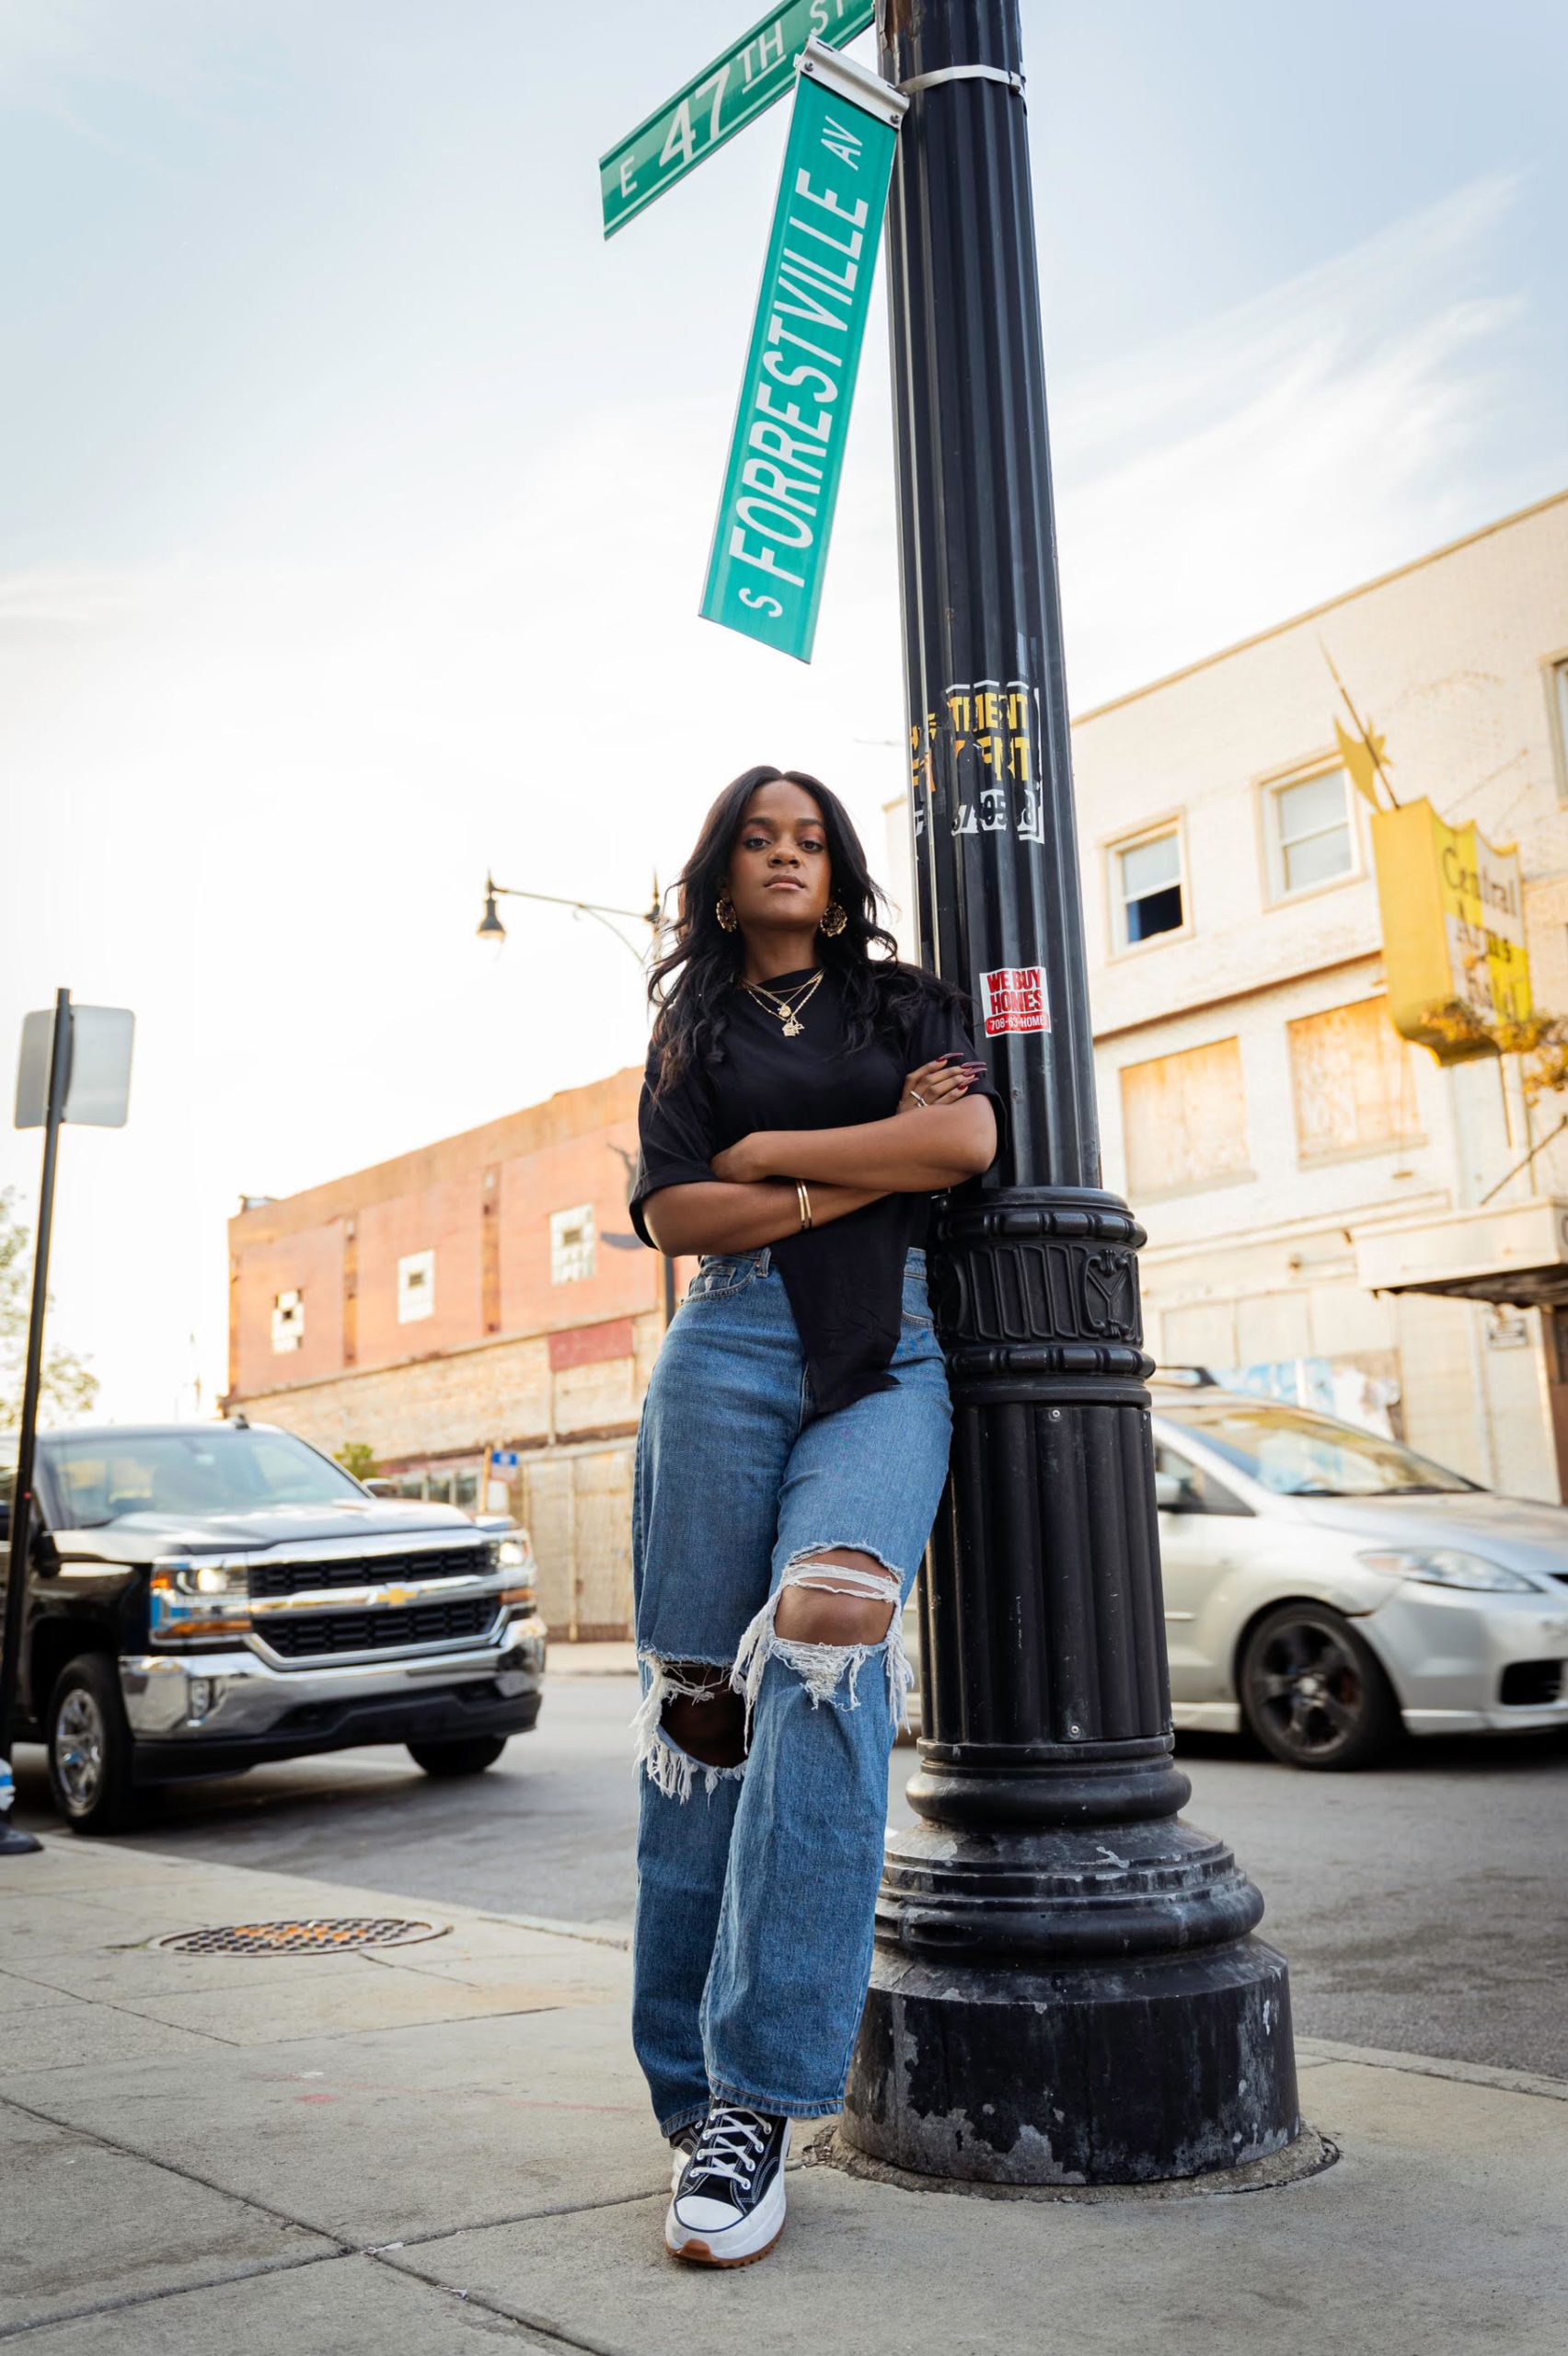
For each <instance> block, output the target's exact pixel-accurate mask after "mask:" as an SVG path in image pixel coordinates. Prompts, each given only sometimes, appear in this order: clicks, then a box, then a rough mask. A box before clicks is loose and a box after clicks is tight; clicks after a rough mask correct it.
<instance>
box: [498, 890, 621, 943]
mask: <svg viewBox="0 0 1568 2356" xmlns="http://www.w3.org/2000/svg"><path fill="white" fill-rule="evenodd" d="M485 888H486V891H487V892H493V893H494V894H495V895H496V896H497V898H499V899H502V900H544V901H546V902H548V905H549V906H550V907H552V908H578V909H581V911H582V914H583V915H584V916H589V917H629V918H631V919H632V921H633V922H634V923H636V924H645V925H647V926H648V928H649V930H653V928H654V927H655V925H656V924H657V923H658V919H659V911H658V908H657V906H655V907H651V908H612V907H609V906H607V905H606V903H605V902H604V901H603V900H566V899H563V898H562V897H561V895H560V894H559V892H524V891H521V890H519V888H518V886H517V885H516V884H515V883H495V882H494V881H493V879H487V881H486V885H485ZM618 938H619V936H618V935H617V939H618Z"/></svg>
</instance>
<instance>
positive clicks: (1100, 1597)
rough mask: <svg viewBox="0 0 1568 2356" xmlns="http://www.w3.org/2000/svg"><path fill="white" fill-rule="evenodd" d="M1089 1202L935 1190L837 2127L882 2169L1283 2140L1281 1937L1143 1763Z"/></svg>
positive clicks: (1125, 1389) (1140, 1458) (1129, 2164)
mask: <svg viewBox="0 0 1568 2356" xmlns="http://www.w3.org/2000/svg"><path fill="white" fill-rule="evenodd" d="M1141 1242H1143V1235H1142V1231H1141V1230H1140V1229H1139V1228H1138V1226H1137V1224H1136V1221H1135V1220H1134V1218H1133V1217H1132V1214H1131V1212H1130V1211H1129V1210H1128V1209H1127V1207H1126V1206H1125V1204H1124V1203H1122V1202H1119V1201H1118V1200H1117V1199H1116V1197H1115V1196H1114V1195H1107V1194H1104V1193H1101V1192H1098V1191H1091V1190H1089V1189H1084V1188H1066V1187H1028V1188H1025V1187H1015V1188H1007V1189H998V1190H997V1192H995V1193H992V1194H989V1195H979V1196H976V1197H972V1198H970V1199H968V1200H961V1201H959V1202H957V1203H955V1204H954V1205H953V1206H952V1207H951V1208H950V1210H949V1212H948V1214H947V1216H946V1218H945V1220H944V1223H943V1230H942V1234H941V1237H940V1251H939V1253H938V1254H937V1256H936V1259H935V1265H934V1270H933V1276H934V1283H933V1297H934V1299H935V1301H936V1305H937V1313H938V1322H939V1324H940V1327H941V1330H942V1338H943V1342H944V1344H945V1345H946V1347H947V1352H948V1362H949V1369H950V1374H951V1384H952V1394H953V1409H954V1428H953V1454H952V1480H951V1484H950V1490H949V1496H948V1498H947V1500H946V1502H945V1506H944V1510H943V1513H942V1515H941V1517H940V1519H939V1521H938V1525H937V1528H936V1530H935V1531H934V1532H933V1536H932V1545H931V1556H930V1560H929V1563H928V1579H927V1586H926V1591H925V1598H924V1611H925V1625H924V1639H925V1641H924V1646H923V1652H924V1659H925V1668H926V1676H925V1694H924V1700H925V1713H926V1736H925V1738H924V1739H923V1740H922V1742H921V1744H920V1755H921V1761H922V1765H921V1771H920V1773H918V1774H917V1775H916V1777H915V1778H914V1780H913V1781H912V1782H911V1784H910V1785H909V1796H910V1799H911V1800H912V1802H913V1803H914V1806H915V1807H916V1808H917V1811H918V1813H919V1815H920V1817H921V1818H922V1819H924V1820H923V1821H922V1822H921V1823H920V1824H918V1825H917V1826H916V1827H914V1828H913V1829H912V1830H911V1831H906V1832H901V1833H900V1834H898V1835H897V1836H896V1837H895V1838H894V1840H893V1841H892V1842H890V1844H889V1848H888V1855H887V1863H886V1866H885V1869H884V1872H883V1877H882V1895H881V1898H880V1900H879V1904H878V1915H877V1953H876V1959H875V1964H874V1968H873V1971H872V1976H871V1988H870V1998H869V2000H868V2004H867V2009H866V2015H865V2019H864V2024H863V2026H862V2028H861V2033H860V2041H859V2050H858V2052H857V2055H856V2059H855V2063H854V2067H853V2071H852V2073H851V2077H850V2084H849V2092H848V2099H847V2105H846V2110H845V2120H844V2132H845V2135H846V2138H847V2141H848V2142H851V2143H852V2144H854V2145H855V2146H856V2147H857V2148H858V2149H859V2150H860V2151H863V2152H866V2153H868V2154H871V2155H872V2156H873V2157H875V2158H877V2159H881V2160H886V2161H890V2162H892V2163H893V2164H894V2165H896V2166H899V2167H905V2168H910V2169H914V2170H917V2171H924V2172H926V2173H928V2174H933V2175H941V2176H957V2177H974V2178H982V2179H986V2180H988V2181H991V2182H996V2183H1005V2184H1136V2183H1143V2182H1147V2181H1150V2180H1153V2179H1158V2178H1164V2177H1183V2176H1194V2175H1201V2174H1203V2173H1204V2172H1205V2170H1208V2169H1213V2168H1222V2167H1232V2166H1238V2165H1241V2164H1242V2163H1243V2162H1246V2161H1249V2160H1256V2159H1262V2158H1264V2157H1266V2156H1267V2155H1268V2154H1271V2153H1274V2152H1277V2151H1279V2150H1280V2149H1281V2148H1282V2147H1283V2146H1284V2145H1285V2144H1286V2143H1288V2142H1292V2141H1293V2140H1294V2138H1295V2137H1296V2136H1297V2134H1298V2133H1299V2131H1300V2119H1299V2115H1298V2112H1297V2092H1296V2068H1295V2061H1294V2057H1293V2050H1292V2041H1291V2025H1290V1994H1289V1984H1288V1979H1287V1974H1286V1964H1285V1960H1284V1958H1283V1957H1281V1956H1279V1955H1277V1954H1276V1953H1275V1952H1274V1949H1273V1948H1272V1947H1270V1946H1265V1945H1264V1944H1263V1943H1262V1940H1260V1939H1257V1938H1254V1937H1253V1936H1252V1933H1253V1931H1254V1930H1255V1929H1256V1926H1257V1924H1258V1923H1259V1921H1260V1920H1261V1918H1262V1911H1263V1901H1262V1898H1261V1896H1260V1895H1259V1893H1258V1891H1257V1890H1256V1889H1255V1888H1253V1886H1252V1884H1251V1882H1250V1881H1249V1880H1248V1879H1247V1878H1246V1877H1245V1876H1244V1875H1243V1874H1242V1873H1241V1871H1240V1869H1239V1866H1238V1865H1237V1863H1236V1860H1235V1858H1234V1857H1233V1856H1232V1854H1231V1853H1230V1851H1229V1850H1228V1848H1227V1847H1226V1846H1225V1844H1224V1843H1223V1842H1219V1841H1215V1840H1212V1839H1210V1837H1209V1836H1208V1835H1207V1834H1206V1833H1203V1832H1200V1831H1196V1830H1195V1829H1194V1828H1193V1826H1191V1825H1189V1824H1186V1823H1184V1822H1183V1821H1182V1819H1181V1818H1180V1816H1179V1814H1178V1811H1179V1810H1180V1809H1181V1807H1182V1806H1183V1805H1184V1804H1185V1802H1186V1801H1187V1799H1188V1798H1189V1797H1190V1796H1191V1791H1192V1786H1191V1784H1189V1783H1188V1780H1187V1778H1186V1776H1185V1775H1183V1774H1182V1773H1181V1771H1180V1770H1179V1769H1178V1768H1177V1767H1176V1765H1175V1764H1174V1761H1173V1760H1172V1758H1171V1747H1172V1745H1171V1734H1170V1710H1169V1705H1168V1702H1167V1698H1166V1678H1165V1645H1164V1624H1163V1619H1162V1616H1161V1605H1160V1593H1159V1531H1158V1524H1157V1519H1156V1512H1155V1501H1154V1479H1153V1471H1154V1468H1153V1453H1152V1443H1151V1438H1150V1431H1149V1421H1148V1393H1147V1391H1146V1390H1145V1389H1144V1387H1143V1385H1144V1379H1145V1377H1146V1376H1147V1372H1148V1360H1147V1358H1146V1357H1145V1356H1144V1354H1143V1349H1142V1343H1141V1329H1140V1322H1139V1315H1138V1301H1137V1265H1136V1258H1135V1253H1136V1248H1137V1246H1138V1245H1139V1244H1140V1243H1141Z"/></svg>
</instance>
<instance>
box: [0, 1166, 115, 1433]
mask: <svg viewBox="0 0 1568 2356" xmlns="http://www.w3.org/2000/svg"><path fill="white" fill-rule="evenodd" d="M31 1241H32V1237H31V1234H30V1231H29V1230H28V1229H27V1228H26V1227H24V1226H23V1224H22V1222H21V1220H20V1219H19V1218H17V1196H16V1190H15V1188H14V1187H10V1186H6V1187H4V1188H0V1431H12V1430H14V1429H15V1428H16V1426H17V1425H18V1424H19V1423H20V1422H21V1420H22V1380H23V1377H24V1375H25V1373H26V1371H27V1358H28V1311H29V1306H30V1303H31V1298H32V1253H31V1251H30V1250H29V1245H30V1243H31ZM97 1397H98V1377H97V1375H96V1374H94V1373H93V1371H92V1369H91V1368H90V1367H87V1366H86V1365H84V1363H83V1361H82V1360H81V1359H80V1358H79V1357H77V1356H76V1355H75V1351H73V1350H52V1349H49V1348H48V1347H46V1348H45V1350H44V1354H43V1385H42V1389H41V1390H40V1394H39V1418H40V1422H44V1423H52V1422H57V1421H59V1420H61V1419H63V1418H64V1417H67V1416H72V1415H86V1412H87V1410H88V1408H90V1407H91V1405H92V1403H93V1402H94V1400H95V1399H96V1398H97Z"/></svg>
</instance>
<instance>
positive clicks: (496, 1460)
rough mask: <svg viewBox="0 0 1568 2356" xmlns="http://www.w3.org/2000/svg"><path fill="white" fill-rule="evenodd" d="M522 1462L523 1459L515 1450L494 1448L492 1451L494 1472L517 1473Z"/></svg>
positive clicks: (492, 1468) (491, 1464)
mask: <svg viewBox="0 0 1568 2356" xmlns="http://www.w3.org/2000/svg"><path fill="white" fill-rule="evenodd" d="M522 1461H523V1459H522V1457H521V1456H520V1455H519V1454H518V1452H517V1450H516V1449H514V1448H492V1449H491V1450H490V1471H491V1472H516V1470H517V1468H518V1466H519V1465H520V1464H521V1463H522Z"/></svg>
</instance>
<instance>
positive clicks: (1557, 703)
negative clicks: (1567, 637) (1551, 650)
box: [1547, 654, 1568, 802]
mask: <svg viewBox="0 0 1568 2356" xmlns="http://www.w3.org/2000/svg"><path fill="white" fill-rule="evenodd" d="M1547 689H1548V692H1549V693H1550V695H1551V734H1552V743H1553V749H1554V750H1555V752H1556V755H1557V791H1558V795H1559V798H1560V799H1561V800H1562V801H1564V802H1568V654H1564V655H1560V656H1559V658H1558V660H1557V661H1556V662H1555V663H1553V664H1551V670H1550V673H1549V676H1548V678H1547Z"/></svg>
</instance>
